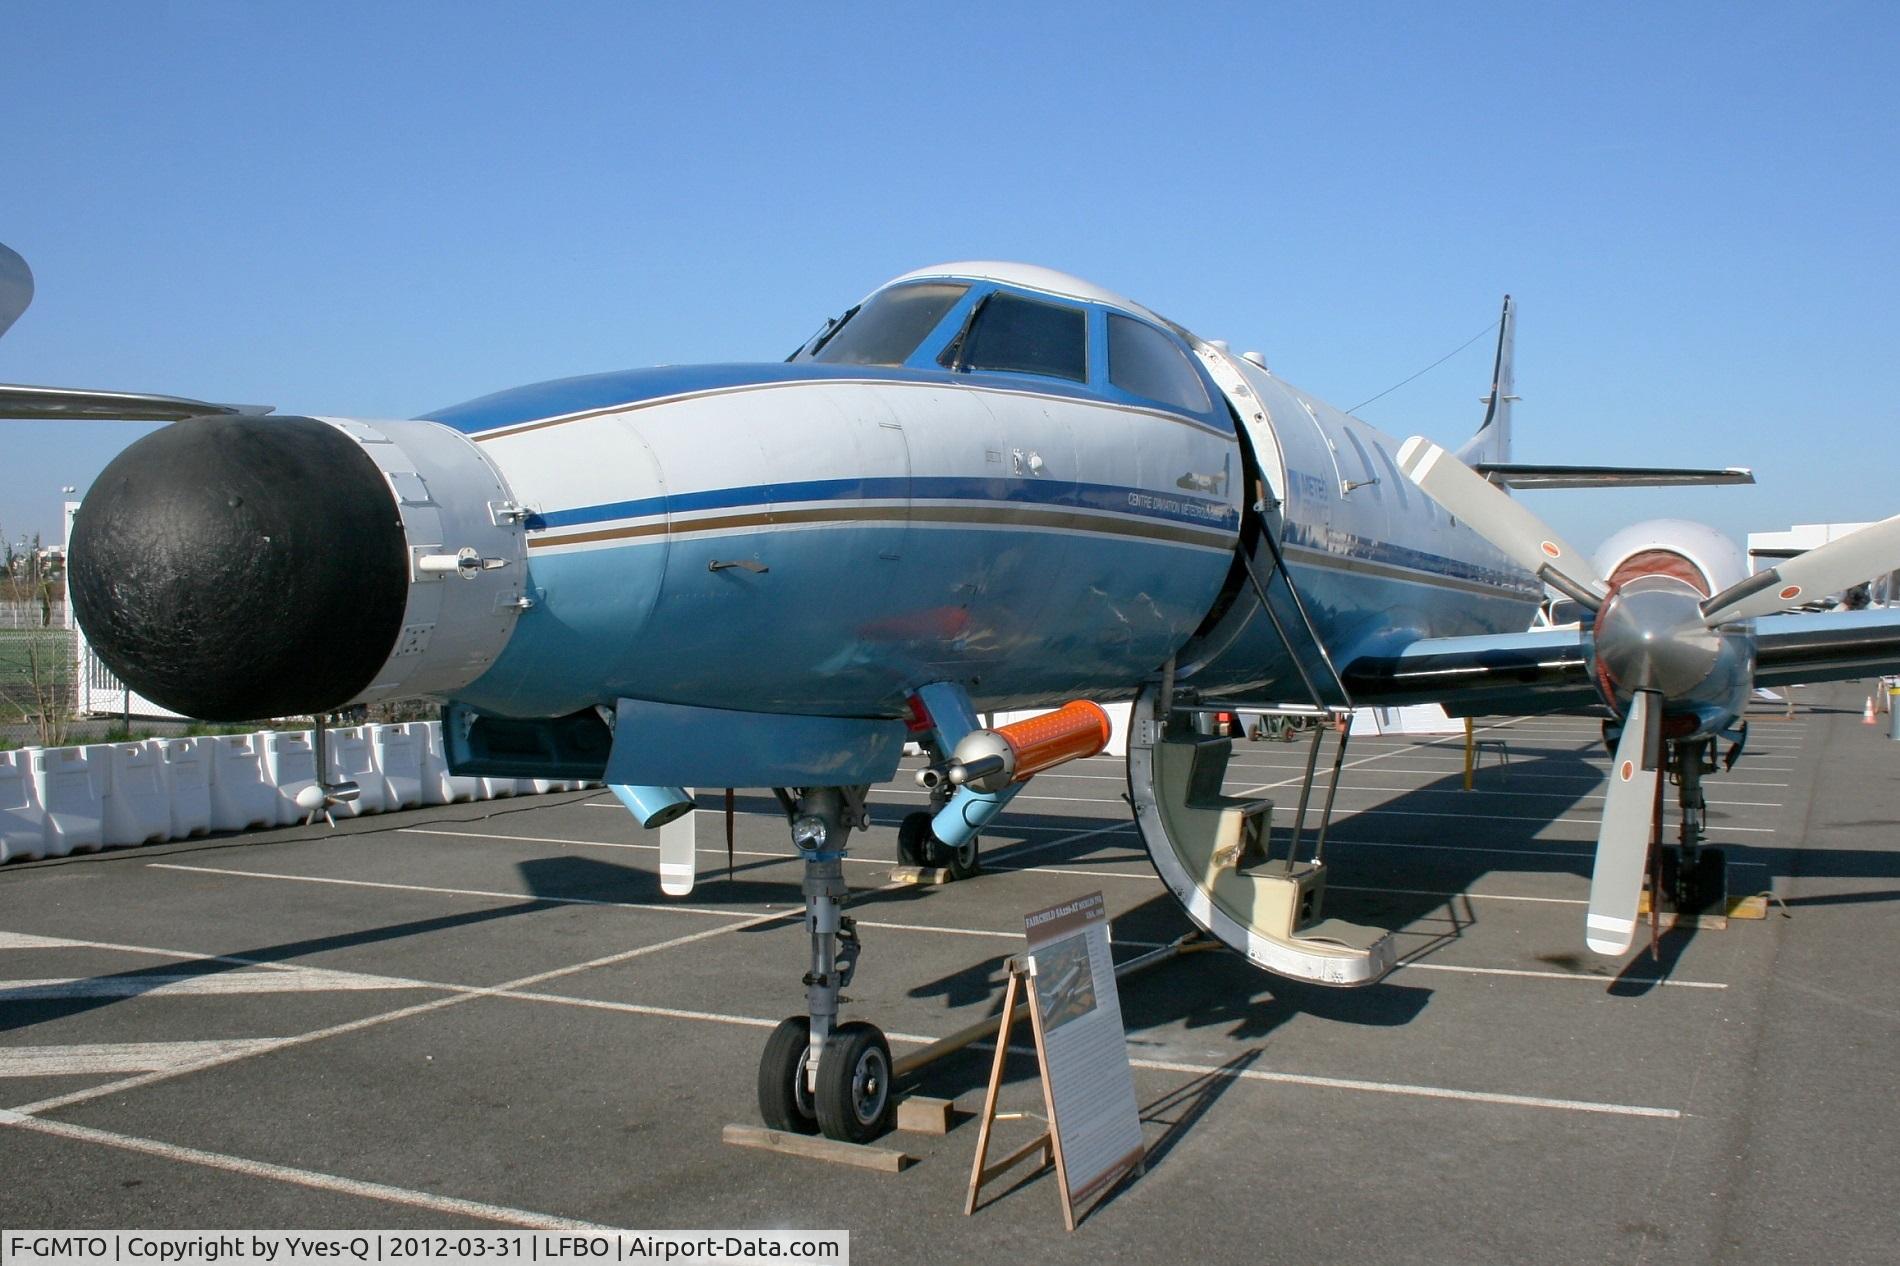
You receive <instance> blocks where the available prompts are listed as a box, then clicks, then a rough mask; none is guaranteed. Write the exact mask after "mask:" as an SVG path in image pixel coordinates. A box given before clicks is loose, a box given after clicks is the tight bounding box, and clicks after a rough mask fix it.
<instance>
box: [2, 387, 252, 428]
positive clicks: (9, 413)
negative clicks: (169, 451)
mask: <svg viewBox="0 0 1900 1266" xmlns="http://www.w3.org/2000/svg"><path fill="white" fill-rule="evenodd" d="M270 411H271V407H270V406H269V405H267V404H211V403H209V402H207V401H204V400H186V399H184V398H183V397H181V396H151V395H146V394H144V393H142V392H137V391H87V390H84V389H82V388H78V387H23V386H17V385H14V384H11V383H0V421H15V422H43V421H60V420H73V419H94V420H100V421H108V420H109V421H114V422H178V421H182V420H183V419H185V418H201V417H204V416H206V415H207V414H216V413H226V414H229V413H251V414H257V413H269V412H270Z"/></svg>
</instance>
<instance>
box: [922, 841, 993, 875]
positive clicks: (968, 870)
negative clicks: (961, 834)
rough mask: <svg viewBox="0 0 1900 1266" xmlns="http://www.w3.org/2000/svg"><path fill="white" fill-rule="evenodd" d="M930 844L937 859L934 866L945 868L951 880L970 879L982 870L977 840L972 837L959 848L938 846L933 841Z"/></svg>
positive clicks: (945, 845)
mask: <svg viewBox="0 0 1900 1266" xmlns="http://www.w3.org/2000/svg"><path fill="white" fill-rule="evenodd" d="M931 844H932V845H933V846H934V847H935V851H936V855H937V858H938V860H937V862H936V864H937V865H939V866H943V867H945V868H947V869H948V870H949V871H950V877H951V878H952V879H970V878H973V877H974V876H975V875H976V874H977V873H978V872H979V871H981V870H982V869H983V863H982V861H981V859H980V858H979V856H978V845H977V839H976V836H974V835H972V836H971V837H970V838H969V839H968V840H966V841H964V843H963V846H962V847H961V848H951V847H950V846H949V845H948V844H939V843H937V841H936V840H934V839H933V840H932V841H931Z"/></svg>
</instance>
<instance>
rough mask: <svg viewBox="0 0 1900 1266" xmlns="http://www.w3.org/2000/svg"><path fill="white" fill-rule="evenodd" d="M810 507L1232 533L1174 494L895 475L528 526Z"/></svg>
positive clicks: (691, 495) (763, 489) (605, 510)
mask: <svg viewBox="0 0 1900 1266" xmlns="http://www.w3.org/2000/svg"><path fill="white" fill-rule="evenodd" d="M813 501H853V502H855V501H990V502H996V503H998V504H1028V505H1051V506H1067V507H1072V508H1075V509H1082V510H1103V511H1113V512H1117V513H1121V514H1133V515H1138V516H1140V517H1142V518H1152V519H1161V520H1165V521H1167V522H1171V523H1189V524H1193V525H1195V526H1197V527H1209V528H1214V529H1217V530H1225V531H1233V530H1234V526H1235V511H1234V509H1233V507H1231V506H1229V505H1227V504H1225V503H1224V502H1220V501H1211V500H1209V499H1207V498H1205V497H1192V496H1183V495H1180V494H1178V493H1158V492H1149V491H1145V490H1143V489H1139V488H1127V487H1122V486H1118V485H1114V484H1068V483H1060V482H1056V481H1049V482H1047V483H1041V482H1030V481H1025V480H1016V479H969V478H961V477H953V476H942V477H938V476H930V477H919V478H910V477H905V476H896V477H886V478H862V479H812V480H805V481H802V482H798V483H784V484H754V485H751V486H750V487H743V488H709V489H705V490H703V491H700V492H684V493H673V494H669V495H667V496H660V497H642V498H640V499H638V500H635V501H616V502H611V503H608V504H605V505H593V506H575V507H573V508H571V509H566V510H550V511H548V512H547V513H545V514H538V515H533V516H530V518H529V519H528V527H529V529H530V530H541V529H546V528H568V527H580V526H584V525H586V524H592V523H607V522H613V521H617V520H622V519H640V518H651V517H653V516H655V515H660V514H673V515H680V514H692V513H695V512H697V511H701V510H729V509H733V508H735V507H740V506H760V507H763V506H766V505H793V504H799V503H805V502H813Z"/></svg>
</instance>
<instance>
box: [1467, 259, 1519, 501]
mask: <svg viewBox="0 0 1900 1266" xmlns="http://www.w3.org/2000/svg"><path fill="white" fill-rule="evenodd" d="M1516 334H1517V305H1516V304H1515V303H1513V302H1512V301H1511V296H1509V295H1505V296H1504V312H1503V314H1502V315H1501V316H1499V317H1498V354H1497V359H1496V361H1495V362H1493V365H1492V369H1491V394H1490V395H1488V396H1486V397H1485V398H1484V405H1485V409H1484V422H1483V423H1482V424H1481V425H1480V426H1479V427H1478V433H1477V434H1476V435H1474V436H1472V437H1471V438H1470V439H1468V440H1466V441H1465V442H1464V444H1463V445H1462V446H1460V448H1459V449H1458V452H1457V454H1456V456H1457V458H1458V460H1459V461H1461V462H1463V463H1465V465H1467V466H1471V465H1475V464H1477V463H1478V462H1508V461H1510V460H1511V405H1513V404H1514V403H1516V401H1517V397H1516V396H1515V395H1513V394H1512V393H1511V344H1512V342H1513V340H1514V339H1515V337H1516Z"/></svg>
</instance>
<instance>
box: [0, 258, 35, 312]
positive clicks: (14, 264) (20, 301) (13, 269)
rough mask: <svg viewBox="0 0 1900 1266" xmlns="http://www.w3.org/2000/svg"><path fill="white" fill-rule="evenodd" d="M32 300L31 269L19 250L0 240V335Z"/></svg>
mask: <svg viewBox="0 0 1900 1266" xmlns="http://www.w3.org/2000/svg"><path fill="white" fill-rule="evenodd" d="M32 302H33V270H32V269H31V268H28V267H27V266H26V261H25V260H24V259H21V258H20V256H19V252H17V251H15V250H13V249H12V248H11V247H9V246H8V245H7V244H6V243H4V242H0V335H4V334H5V333H6V332H7V330H8V328H9V327H11V326H12V324H13V323H14V322H15V321H17V320H19V317H20V314H21V313H22V312H25V311H26V309H27V305H28V304H30V303H32Z"/></svg>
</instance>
